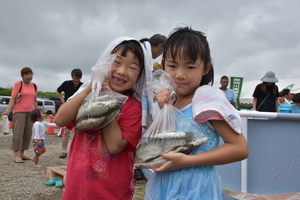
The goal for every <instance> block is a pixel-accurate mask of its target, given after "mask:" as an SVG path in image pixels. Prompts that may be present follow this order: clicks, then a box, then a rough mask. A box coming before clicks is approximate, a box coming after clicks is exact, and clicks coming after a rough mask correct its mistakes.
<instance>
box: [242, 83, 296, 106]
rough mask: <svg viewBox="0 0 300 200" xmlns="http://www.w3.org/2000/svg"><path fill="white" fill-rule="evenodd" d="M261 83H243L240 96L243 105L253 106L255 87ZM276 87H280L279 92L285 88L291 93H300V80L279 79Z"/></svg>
mask: <svg viewBox="0 0 300 200" xmlns="http://www.w3.org/2000/svg"><path fill="white" fill-rule="evenodd" d="M260 83H261V81H260V80H255V81H244V82H243V86H242V92H241V95H240V103H241V104H252V99H253V97H252V94H253V92H254V89H255V87H256V86H257V85H258V84H260ZM276 85H277V86H278V90H279V92H280V91H281V90H282V89H284V88H288V89H290V90H291V93H298V92H300V79H279V81H278V83H276Z"/></svg>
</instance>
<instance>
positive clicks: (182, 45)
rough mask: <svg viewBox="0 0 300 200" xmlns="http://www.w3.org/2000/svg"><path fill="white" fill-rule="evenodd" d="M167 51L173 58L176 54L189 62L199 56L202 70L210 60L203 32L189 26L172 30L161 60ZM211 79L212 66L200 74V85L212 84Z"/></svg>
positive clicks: (212, 74)
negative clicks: (202, 64) (203, 73)
mask: <svg viewBox="0 0 300 200" xmlns="http://www.w3.org/2000/svg"><path fill="white" fill-rule="evenodd" d="M182 50H183V51H182ZM167 53H170V54H171V56H172V58H173V59H175V58H176V57H177V55H178V56H179V57H180V58H181V59H183V60H188V61H191V62H196V61H197V60H198V59H199V58H200V59H201V61H203V62H204V70H206V69H207V66H208V64H209V63H211V62H212V61H211V55H210V48H209V44H208V41H207V39H206V36H205V34H204V33H203V32H201V31H196V30H193V29H191V28H190V27H180V28H176V29H174V30H173V32H172V33H171V34H170V35H169V37H168V39H167V42H166V46H165V48H164V51H163V60H165V58H166V55H167ZM213 81H214V70H213V66H212V67H211V69H210V70H209V72H208V73H207V74H205V75H203V76H202V80H201V83H200V86H202V85H207V84H209V83H211V85H213Z"/></svg>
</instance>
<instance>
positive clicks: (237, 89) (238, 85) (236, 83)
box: [230, 77, 243, 110]
mask: <svg viewBox="0 0 300 200" xmlns="http://www.w3.org/2000/svg"><path fill="white" fill-rule="evenodd" d="M242 86H243V77H230V89H232V90H233V91H234V95H235V98H236V106H237V109H238V110H241V106H240V95H241V92H242Z"/></svg>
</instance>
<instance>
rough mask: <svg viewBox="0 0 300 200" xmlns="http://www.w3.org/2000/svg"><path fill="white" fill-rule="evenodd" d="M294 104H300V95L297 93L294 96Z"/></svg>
mask: <svg viewBox="0 0 300 200" xmlns="http://www.w3.org/2000/svg"><path fill="white" fill-rule="evenodd" d="M293 102H294V103H300V93H296V94H294V95H293Z"/></svg>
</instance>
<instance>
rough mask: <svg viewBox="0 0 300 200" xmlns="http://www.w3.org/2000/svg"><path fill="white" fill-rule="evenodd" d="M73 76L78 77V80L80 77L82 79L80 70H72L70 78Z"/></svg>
mask: <svg viewBox="0 0 300 200" xmlns="http://www.w3.org/2000/svg"><path fill="white" fill-rule="evenodd" d="M73 76H76V77H78V78H81V77H82V71H81V69H78V68H76V69H73V70H72V71H71V77H73Z"/></svg>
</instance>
